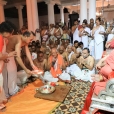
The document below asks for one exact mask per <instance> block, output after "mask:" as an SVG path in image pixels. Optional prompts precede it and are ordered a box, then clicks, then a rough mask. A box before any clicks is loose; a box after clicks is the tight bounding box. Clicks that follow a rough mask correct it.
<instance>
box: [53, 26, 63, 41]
mask: <svg viewBox="0 0 114 114" xmlns="http://www.w3.org/2000/svg"><path fill="white" fill-rule="evenodd" d="M62 35H63V31H62V29H61V28H60V27H59V25H58V24H56V26H55V30H54V36H55V38H56V39H57V40H60V39H61V37H62Z"/></svg>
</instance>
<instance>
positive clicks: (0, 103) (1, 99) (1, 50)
mask: <svg viewBox="0 0 114 114" xmlns="http://www.w3.org/2000/svg"><path fill="white" fill-rule="evenodd" d="M5 52H6V42H5V39H3V37H2V34H1V33H0V110H2V109H3V108H5V105H4V103H6V102H7V99H6V96H5V93H4V89H3V75H2V70H3V66H4V61H3V60H6V59H7V58H9V57H12V56H16V52H15V51H14V52H10V53H9V54H6V53H5Z"/></svg>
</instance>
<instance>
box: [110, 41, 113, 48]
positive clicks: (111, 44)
mask: <svg viewBox="0 0 114 114" xmlns="http://www.w3.org/2000/svg"><path fill="white" fill-rule="evenodd" d="M109 44H110V48H114V40H112V41H111V42H109Z"/></svg>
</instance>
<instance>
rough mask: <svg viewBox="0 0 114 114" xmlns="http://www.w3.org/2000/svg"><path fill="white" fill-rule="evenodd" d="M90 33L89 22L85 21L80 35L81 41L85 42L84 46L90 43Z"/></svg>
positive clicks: (86, 46)
mask: <svg viewBox="0 0 114 114" xmlns="http://www.w3.org/2000/svg"><path fill="white" fill-rule="evenodd" d="M89 34H90V28H88V27H87V22H86V21H83V23H82V28H81V29H80V30H79V36H80V37H81V41H82V42H83V44H84V47H83V48H88V45H89V38H88V35H89Z"/></svg>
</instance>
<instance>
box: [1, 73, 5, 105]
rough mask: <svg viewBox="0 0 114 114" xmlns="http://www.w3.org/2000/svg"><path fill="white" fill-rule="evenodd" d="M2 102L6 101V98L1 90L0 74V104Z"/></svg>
mask: <svg viewBox="0 0 114 114" xmlns="http://www.w3.org/2000/svg"><path fill="white" fill-rule="evenodd" d="M4 100H6V97H5V93H4V89H3V76H2V73H0V103H2V102H3V101H4Z"/></svg>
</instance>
